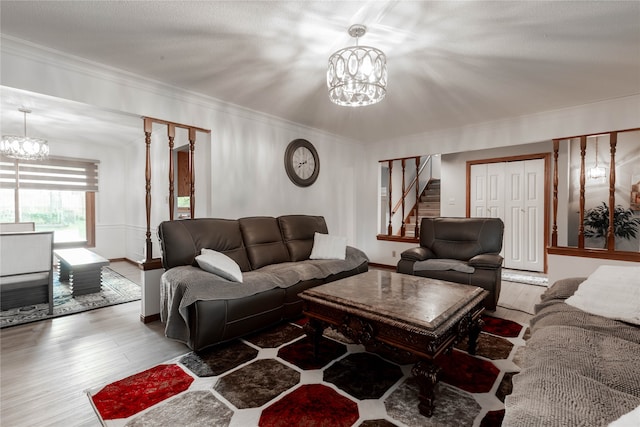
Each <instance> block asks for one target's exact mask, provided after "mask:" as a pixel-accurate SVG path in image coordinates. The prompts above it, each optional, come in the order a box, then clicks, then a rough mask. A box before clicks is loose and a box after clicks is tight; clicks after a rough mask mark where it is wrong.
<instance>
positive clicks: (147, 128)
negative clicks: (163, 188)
mask: <svg viewBox="0 0 640 427" xmlns="http://www.w3.org/2000/svg"><path fill="white" fill-rule="evenodd" d="M152 127H153V122H152V121H151V119H149V118H146V117H145V118H144V142H145V145H146V159H147V160H146V166H145V169H144V177H145V192H146V196H145V202H146V203H145V204H146V208H147V232H146V236H147V239H146V245H145V254H144V259H145V261H151V260H152V259H153V245H152V244H151V130H152Z"/></svg>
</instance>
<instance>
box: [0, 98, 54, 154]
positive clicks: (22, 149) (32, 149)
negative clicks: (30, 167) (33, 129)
mask: <svg viewBox="0 0 640 427" xmlns="http://www.w3.org/2000/svg"><path fill="white" fill-rule="evenodd" d="M18 111H21V112H22V113H24V136H18V135H3V136H2V142H0V153H1V154H2V155H4V156H7V157H11V158H13V159H19V160H42V159H44V158H45V157H47V156H48V155H49V144H48V143H47V141H46V140H44V139H42V138H31V137H28V136H27V113H30V112H31V110H28V109H26V108H19V109H18Z"/></svg>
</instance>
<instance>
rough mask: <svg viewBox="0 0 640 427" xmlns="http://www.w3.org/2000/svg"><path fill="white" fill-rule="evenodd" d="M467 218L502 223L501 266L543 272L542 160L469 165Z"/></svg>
mask: <svg viewBox="0 0 640 427" xmlns="http://www.w3.org/2000/svg"><path fill="white" fill-rule="evenodd" d="M470 173H471V179H470V182H471V189H470V191H471V194H470V198H469V201H470V204H471V206H470V215H471V216H472V217H493V218H501V219H502V220H503V221H504V225H505V230H504V245H503V250H502V253H501V255H502V256H504V258H505V260H504V266H505V267H506V268H513V269H519V270H531V271H544V159H535V160H524V161H514V162H497V163H487V164H477V165H471V172H470Z"/></svg>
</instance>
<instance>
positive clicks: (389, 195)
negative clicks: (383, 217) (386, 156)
mask: <svg viewBox="0 0 640 427" xmlns="http://www.w3.org/2000/svg"><path fill="white" fill-rule="evenodd" d="M392 177H393V162H392V161H391V160H389V185H388V186H387V188H388V192H389V194H387V197H389V225H388V226H387V234H388V235H389V236H391V235H392V234H393V225H392V220H393V208H392V203H391V194H392V193H391V187H392V186H393V179H392Z"/></svg>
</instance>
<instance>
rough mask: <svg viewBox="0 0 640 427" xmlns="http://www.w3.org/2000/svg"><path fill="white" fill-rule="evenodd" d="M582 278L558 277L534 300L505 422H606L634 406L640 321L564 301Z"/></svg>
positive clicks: (538, 426) (520, 426)
mask: <svg viewBox="0 0 640 427" xmlns="http://www.w3.org/2000/svg"><path fill="white" fill-rule="evenodd" d="M583 280H584V278H571V279H563V280H559V281H557V282H556V283H555V284H554V285H553V286H551V287H550V288H549V289H548V290H547V291H546V292H545V293H544V294H543V295H542V297H541V302H540V303H539V304H538V305H536V308H535V311H536V315H535V316H534V317H533V318H532V319H531V323H530V325H531V336H530V338H529V339H528V340H527V345H526V347H525V348H524V355H523V361H522V366H521V367H522V368H523V369H522V371H521V372H520V373H518V374H517V375H515V376H514V377H513V392H512V393H511V394H510V395H509V396H507V398H506V400H505V417H504V421H503V424H502V425H503V426H504V427H553V426H589V427H599V426H607V425H609V423H611V422H612V421H614V420H616V419H618V418H619V417H621V416H622V415H624V414H626V413H628V412H630V411H632V410H633V409H634V408H636V407H638V406H640V327H639V326H635V325H633V324H631V323H626V322H621V321H618V320H613V319H610V318H608V317H602V316H597V315H595V314H590V313H587V312H585V311H582V310H580V309H578V308H576V307H573V306H571V305H569V304H566V303H565V300H566V299H567V298H569V297H570V296H571V295H573V294H574V292H575V291H576V290H577V289H578V286H579V285H580V283H581V282H582V281H583ZM629 425H639V424H629Z"/></svg>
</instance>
